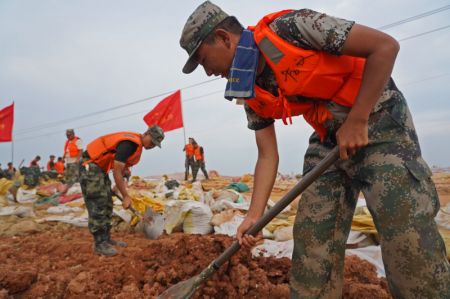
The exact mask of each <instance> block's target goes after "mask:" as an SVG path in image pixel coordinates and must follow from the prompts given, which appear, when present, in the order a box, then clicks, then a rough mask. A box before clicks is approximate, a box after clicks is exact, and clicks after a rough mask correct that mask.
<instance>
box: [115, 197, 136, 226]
mask: <svg viewBox="0 0 450 299" xmlns="http://www.w3.org/2000/svg"><path fill="white" fill-rule="evenodd" d="M121 203H122V202H121ZM113 215H116V216H118V217H120V218H121V219H122V220H123V221H125V222H126V223H130V222H131V219H133V212H131V211H130V210H125V209H124V208H123V207H122V204H120V206H115V207H113Z"/></svg>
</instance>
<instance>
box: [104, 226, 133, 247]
mask: <svg viewBox="0 0 450 299" xmlns="http://www.w3.org/2000/svg"><path fill="white" fill-rule="evenodd" d="M110 231H111V228H108V230H107V235H106V236H107V242H108V243H109V244H110V245H112V246H119V247H127V246H128V244H127V243H126V242H124V241H116V240H113V239H111V232H110Z"/></svg>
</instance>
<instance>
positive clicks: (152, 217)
mask: <svg viewBox="0 0 450 299" xmlns="http://www.w3.org/2000/svg"><path fill="white" fill-rule="evenodd" d="M112 195H114V196H116V197H117V198H118V199H120V201H123V199H122V197H121V196H120V195H119V194H117V193H116V192H114V191H112ZM128 208H129V209H130V211H131V212H132V213H133V214H134V215H136V216H137V217H139V220H140V221H141V222H142V225H143V226H144V227H143V231H144V235H145V236H146V237H147V239H151V240H156V239H158V237H159V236H160V235H161V234H162V232H163V229H164V219H163V216H161V215H160V214H158V213H156V212H154V211H153V210H152V209H151V208H146V209H145V212H144V215H142V214H141V213H139V212H138V211H136V209H135V208H133V207H132V206H131V205H130V206H129V207H128Z"/></svg>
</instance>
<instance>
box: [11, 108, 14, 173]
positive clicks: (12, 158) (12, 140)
mask: <svg viewBox="0 0 450 299" xmlns="http://www.w3.org/2000/svg"><path fill="white" fill-rule="evenodd" d="M13 107H14V101H13ZM13 109H14V108H13ZM11 162H12V164H13V165H14V110H13V124H12V127H11Z"/></svg>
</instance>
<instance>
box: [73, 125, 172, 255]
mask: <svg viewBox="0 0 450 299" xmlns="http://www.w3.org/2000/svg"><path fill="white" fill-rule="evenodd" d="M163 139H164V132H163V130H162V129H161V128H160V127H158V126H152V127H150V128H148V130H147V131H146V132H145V133H144V134H139V133H134V132H118V133H112V134H108V135H105V136H102V137H99V138H97V139H95V140H94V141H92V142H91V143H89V144H88V145H87V147H86V151H84V153H83V156H82V159H81V167H80V185H81V190H82V192H83V196H84V201H85V203H86V208H87V210H88V212H89V224H88V227H89V231H90V232H91V234H92V235H93V237H94V242H95V246H94V252H95V253H97V254H99V255H105V256H113V255H116V254H117V251H116V250H115V249H114V247H113V246H121V247H126V246H127V244H126V243H125V242H122V241H115V240H112V239H111V235H110V230H111V217H112V209H113V201H112V190H111V181H110V180H109V176H108V173H109V171H110V170H112V171H113V177H114V181H115V183H116V188H117V189H118V190H119V192H120V193H121V194H122V201H123V202H122V205H123V207H124V208H125V209H127V208H128V207H129V206H130V204H131V198H130V195H129V194H128V192H127V187H126V184H125V181H124V174H125V172H126V169H127V168H129V167H131V166H133V165H136V164H137V163H138V162H139V160H140V159H141V154H142V150H143V149H152V148H154V147H155V146H158V147H161V141H162V140H163Z"/></svg>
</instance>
